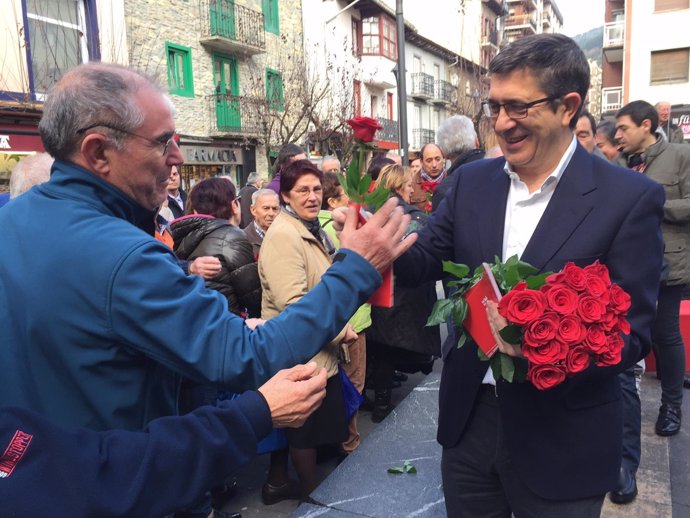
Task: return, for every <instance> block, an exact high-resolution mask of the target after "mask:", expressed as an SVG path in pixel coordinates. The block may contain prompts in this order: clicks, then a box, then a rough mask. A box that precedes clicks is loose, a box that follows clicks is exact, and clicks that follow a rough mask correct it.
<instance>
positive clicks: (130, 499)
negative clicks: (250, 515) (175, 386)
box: [0, 392, 271, 518]
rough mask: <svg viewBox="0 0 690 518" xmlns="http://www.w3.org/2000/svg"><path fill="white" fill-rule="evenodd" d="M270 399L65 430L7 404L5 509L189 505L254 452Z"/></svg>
mask: <svg viewBox="0 0 690 518" xmlns="http://www.w3.org/2000/svg"><path fill="white" fill-rule="evenodd" d="M262 400H263V398H262V397H261V395H259V394H258V393H256V392H247V393H246V394H244V395H242V396H240V397H239V398H237V399H234V400H232V401H223V402H221V403H220V406H219V407H218V408H216V407H210V406H206V407H202V408H200V409H197V410H195V411H194V412H193V413H191V414H187V415H185V416H182V417H164V418H161V419H156V420H154V421H152V422H151V423H150V425H149V426H148V427H147V429H146V430H145V431H143V432H128V431H124V430H112V431H108V432H94V431H92V430H87V429H84V428H82V429H65V428H62V427H60V426H57V425H55V424H53V423H52V422H50V421H49V420H48V419H46V418H45V417H42V416H40V415H38V414H36V413H34V412H31V411H29V410H26V409H22V408H17V407H0V514H1V515H2V516H3V517H5V518H12V517H28V516H46V517H47V516H55V517H59V516H64V517H70V518H90V517H95V516H98V517H99V518H116V517H121V518H125V517H126V518H135V517H142V518H143V517H153V518H155V517H161V516H165V515H166V514H168V513H171V512H173V511H175V510H176V509H181V508H185V507H186V506H189V505H190V504H192V503H194V501H195V499H197V498H198V495H199V494H202V493H203V492H204V491H206V490H207V489H208V488H209V487H213V486H214V484H220V483H221V482H222V481H223V480H224V479H225V477H227V476H230V475H231V474H232V473H234V472H235V471H236V470H237V469H238V468H239V467H241V466H242V465H244V464H246V463H247V462H249V460H251V458H252V457H253V456H254V454H255V452H256V445H257V442H258V441H259V439H261V438H262V437H264V436H265V435H267V434H268V432H269V431H270V429H271V416H270V413H269V411H268V406H267V405H266V403H265V402H263V401H262ZM3 452H4V453H3Z"/></svg>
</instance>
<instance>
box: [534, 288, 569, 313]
mask: <svg viewBox="0 0 690 518" xmlns="http://www.w3.org/2000/svg"><path fill="white" fill-rule="evenodd" d="M545 286H548V288H546V289H545V290H544V291H545V292H546V301H547V303H548V305H549V308H551V309H552V310H554V311H555V312H556V313H560V314H561V315H569V314H570V313H573V312H574V311H575V309H577V293H575V291H573V290H572V289H570V288H569V287H568V286H566V285H565V284H553V285H548V284H545V285H544V286H542V288H544V287H545Z"/></svg>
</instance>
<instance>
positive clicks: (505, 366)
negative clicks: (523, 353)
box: [498, 353, 515, 383]
mask: <svg viewBox="0 0 690 518" xmlns="http://www.w3.org/2000/svg"><path fill="white" fill-rule="evenodd" d="M498 356H500V357H501V374H503V377H504V378H505V380H506V381H508V382H509V383H512V382H513V375H514V374H515V364H514V363H513V359H512V358H511V357H510V356H508V355H507V354H503V353H498Z"/></svg>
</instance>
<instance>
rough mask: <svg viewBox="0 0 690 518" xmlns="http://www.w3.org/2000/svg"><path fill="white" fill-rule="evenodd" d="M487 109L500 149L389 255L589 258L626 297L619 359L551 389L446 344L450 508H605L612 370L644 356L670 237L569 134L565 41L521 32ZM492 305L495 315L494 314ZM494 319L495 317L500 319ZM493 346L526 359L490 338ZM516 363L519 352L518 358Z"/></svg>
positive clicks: (401, 274) (613, 462)
mask: <svg viewBox="0 0 690 518" xmlns="http://www.w3.org/2000/svg"><path fill="white" fill-rule="evenodd" d="M489 73H490V80H491V87H490V91H489V96H488V100H487V101H485V102H484V106H485V112H486V114H487V116H488V117H489V118H490V120H491V122H492V125H493V126H494V129H495V131H496V134H497V136H498V140H499V143H500V147H501V149H502V151H503V154H504V158H497V159H494V160H480V161H476V162H473V163H471V164H468V165H467V166H465V167H463V168H461V169H460V170H459V171H458V172H457V173H456V174H455V175H454V177H455V180H454V182H453V186H452V187H451V189H450V191H449V192H448V194H447V195H446V198H445V199H444V201H443V202H442V203H441V206H440V207H439V209H438V211H436V212H435V213H434V214H432V216H431V217H430V219H429V223H428V225H427V226H426V227H425V228H424V229H422V230H421V231H420V235H419V239H418V241H417V243H416V244H415V245H414V246H413V247H412V249H411V250H410V251H408V252H407V253H406V254H405V255H404V256H403V257H401V258H400V259H398V261H397V262H396V267H395V271H396V275H397V277H398V279H400V281H401V282H407V283H416V282H421V281H423V280H429V279H438V278H440V277H441V276H442V271H441V261H442V260H447V259H448V260H452V261H455V262H459V263H465V264H467V265H469V267H470V268H471V269H474V268H475V267H476V266H478V265H480V264H481V263H482V262H483V261H488V262H491V261H492V260H493V258H494V256H496V255H497V256H499V257H502V258H503V260H505V259H507V258H508V257H510V256H512V255H515V254H517V255H518V256H520V258H521V259H522V260H523V261H526V262H528V263H531V264H532V265H534V266H535V267H537V268H538V269H540V270H541V271H558V270H560V269H561V268H562V267H563V266H564V265H565V263H566V262H568V261H574V262H575V263H576V264H578V265H580V266H585V265H587V264H591V263H593V262H594V261H596V260H597V259H598V260H600V261H601V262H602V263H604V264H606V265H607V266H608V268H609V271H610V274H611V279H612V281H613V282H616V283H618V284H619V285H620V286H621V287H622V288H623V289H625V290H626V291H627V292H628V293H629V294H630V295H631V298H632V307H631V309H630V311H629V314H628V320H629V322H630V325H631V328H632V331H631V333H630V335H628V336H623V339H624V342H625V347H624V350H623V353H622V361H621V363H620V364H618V365H616V366H613V367H606V368H600V367H595V366H591V367H590V368H588V369H587V370H586V371H584V372H582V373H579V374H577V375H575V376H573V377H571V378H568V379H566V381H565V382H563V383H562V384H561V385H559V386H557V387H554V388H551V389H549V390H544V391H541V390H537V389H536V388H535V387H534V386H533V385H532V384H530V383H529V382H525V383H507V382H506V381H505V380H498V381H496V380H494V379H493V376H492V374H491V371H490V369H488V363H487V362H482V361H480V360H479V358H478V356H477V346H476V344H475V343H474V342H471V341H469V342H468V343H466V344H465V345H464V346H463V347H461V348H456V345H455V344H456V339H455V336H454V333H451V334H450V335H451V336H450V337H449V340H448V342H447V343H446V344H444V348H443V356H444V367H443V374H442V378H441V386H440V395H439V421H438V441H439V442H440V443H441V445H442V446H443V457H442V473H443V487H444V494H445V499H446V509H447V512H448V516H462V517H463V518H465V517H487V516H492V517H499V516H500V517H506V518H507V517H509V516H510V515H511V512H512V513H514V515H515V516H517V517H521V516H535V517H553V516H558V517H559V518H562V517H572V518H575V517H577V518H588V517H591V518H594V517H598V516H599V514H600V511H601V506H602V504H603V501H604V497H605V494H606V492H607V491H609V490H611V489H613V488H614V487H615V486H616V482H617V478H618V474H619V467H620V462H621V429H622V424H621V414H622V407H621V401H620V397H621V396H620V385H619V381H618V378H617V374H618V373H619V372H621V371H623V370H624V369H626V368H627V367H629V366H631V365H633V364H634V363H635V362H637V361H638V359H639V358H640V357H641V356H643V355H645V354H647V352H648V351H649V348H650V327H651V323H652V321H653V318H654V311H655V302H656V296H657V288H658V282H659V277H660V272H661V258H662V251H663V244H662V239H661V233H660V228H659V227H660V222H661V219H662V217H663V202H664V195H663V191H662V189H661V188H660V187H659V186H658V185H656V184H654V182H651V181H649V180H648V179H647V178H645V177H644V176H643V175H632V174H630V172H629V171H626V170H624V169H622V168H618V167H617V166H614V165H611V164H609V163H607V162H605V161H603V160H600V159H599V158H597V157H593V156H592V155H590V154H589V153H587V152H586V151H585V150H584V149H583V148H582V147H581V146H580V145H578V143H577V140H576V139H575V137H574V134H573V130H574V127H575V124H576V122H577V119H578V114H579V112H580V110H581V106H582V100H583V99H584V98H585V96H586V94H587V89H588V88H589V67H588V65H587V60H586V58H585V56H584V54H583V53H582V51H581V50H580V49H579V48H578V46H577V44H576V43H575V42H574V41H573V40H571V39H570V38H568V37H566V36H563V35H559V34H539V35H536V36H531V37H525V38H522V39H519V40H517V41H516V42H514V43H513V44H511V45H509V46H508V47H507V48H506V49H505V50H502V51H501V53H500V54H499V55H498V56H497V57H496V58H495V59H494V61H493V62H492V63H491V65H490V68H489ZM497 315H498V314H497V312H496V309H495V306H493V307H492V308H490V310H489V316H490V317H491V319H492V320H494V321H495V320H496V317H497ZM497 327H498V326H497V325H496V323H494V329H496V328H497ZM499 347H500V349H501V351H502V352H505V353H506V354H510V355H511V356H520V355H521V353H520V350H519V348H515V347H513V346H510V345H508V344H505V343H503V342H502V341H500V340H499ZM517 361H524V360H520V359H518V360H517Z"/></svg>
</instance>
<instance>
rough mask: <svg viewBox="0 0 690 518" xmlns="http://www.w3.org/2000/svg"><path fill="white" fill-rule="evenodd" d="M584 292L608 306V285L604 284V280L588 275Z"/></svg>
mask: <svg viewBox="0 0 690 518" xmlns="http://www.w3.org/2000/svg"><path fill="white" fill-rule="evenodd" d="M585 285H586V286H585V291H586V292H587V293H589V294H590V295H591V296H592V297H596V298H598V299H599V300H601V301H602V302H603V303H604V304H608V303H609V300H610V299H611V296H610V294H609V285H608V284H606V282H605V281H604V279H602V278H601V277H599V276H597V275H593V274H591V273H588V274H587V275H586V281H585Z"/></svg>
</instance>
